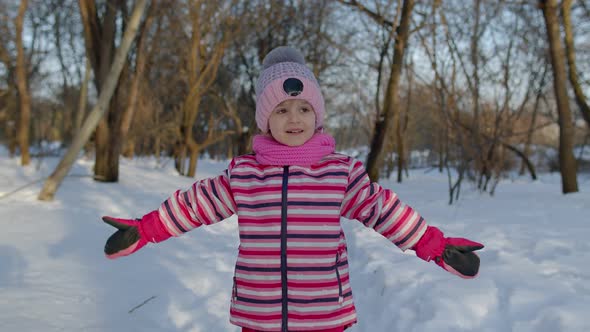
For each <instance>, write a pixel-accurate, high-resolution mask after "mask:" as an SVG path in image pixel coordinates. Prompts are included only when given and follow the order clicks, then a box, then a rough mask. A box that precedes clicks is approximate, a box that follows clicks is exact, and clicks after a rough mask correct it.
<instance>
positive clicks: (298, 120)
mask: <svg viewBox="0 0 590 332" xmlns="http://www.w3.org/2000/svg"><path fill="white" fill-rule="evenodd" d="M268 127H269V129H270V134H271V135H272V137H273V138H274V139H276V140H277V141H278V142H279V143H282V144H285V145H288V146H299V145H302V144H304V143H305V142H307V141H308V140H309V139H310V138H311V137H312V136H313V134H314V133H315V112H314V111H313V108H312V107H311V105H310V104H309V103H308V102H307V101H305V100H302V99H289V100H285V101H284V102H282V103H280V104H279V105H278V106H277V107H275V108H274V109H273V110H272V113H271V114H270V117H269V118H268Z"/></svg>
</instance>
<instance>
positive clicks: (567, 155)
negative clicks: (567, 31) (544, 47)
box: [541, 0, 578, 194]
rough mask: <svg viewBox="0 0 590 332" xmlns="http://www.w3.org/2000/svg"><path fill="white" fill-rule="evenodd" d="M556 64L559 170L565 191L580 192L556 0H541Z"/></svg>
mask: <svg viewBox="0 0 590 332" xmlns="http://www.w3.org/2000/svg"><path fill="white" fill-rule="evenodd" d="M541 8H542V10H543V17H544V18H545V26H546V28H547V38H548V40H549V49H550V53H551V66H552V67H553V89H554V90H555V99H556V102H557V112H558V115H559V169H560V172H561V187H562V192H563V193H564V194H567V193H571V192H577V191H578V179H577V174H576V171H577V170H576V159H575V158H574V153H573V148H574V127H573V122H572V114H571V112H570V108H569V100H568V96H567V91H566V87H567V80H566V73H565V61H564V53H563V49H562V47H561V39H560V38H559V25H558V21H557V1H556V0H544V1H541Z"/></svg>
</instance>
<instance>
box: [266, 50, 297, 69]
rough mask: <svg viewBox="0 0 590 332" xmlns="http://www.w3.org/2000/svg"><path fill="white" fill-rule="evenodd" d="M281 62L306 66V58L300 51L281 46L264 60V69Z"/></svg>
mask: <svg viewBox="0 0 590 332" xmlns="http://www.w3.org/2000/svg"><path fill="white" fill-rule="evenodd" d="M281 62H296V63H299V64H302V65H305V58H304V57H303V54H301V52H299V50H297V49H295V48H293V47H290V46H279V47H277V48H275V49H273V50H272V51H270V52H269V53H268V54H267V55H266V56H265V57H264V60H262V69H263V70H264V69H266V68H268V67H270V66H272V65H275V64H277V63H281Z"/></svg>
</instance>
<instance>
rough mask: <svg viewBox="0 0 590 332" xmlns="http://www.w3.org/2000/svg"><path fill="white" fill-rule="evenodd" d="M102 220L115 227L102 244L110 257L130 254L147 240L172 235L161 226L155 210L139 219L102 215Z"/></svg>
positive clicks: (155, 241)
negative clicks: (113, 231) (115, 229)
mask: <svg viewBox="0 0 590 332" xmlns="http://www.w3.org/2000/svg"><path fill="white" fill-rule="evenodd" d="M102 220H103V221H104V222H105V223H107V224H109V225H111V226H113V227H115V228H117V231H116V232H115V233H114V234H113V235H111V236H110V237H109V239H108V240H107V243H106V244H105V246H104V253H105V255H106V256H107V258H110V259H115V258H119V257H121V256H127V255H130V254H132V253H134V252H136V251H138V250H139V249H141V248H142V247H143V246H145V245H146V244H147V243H148V242H154V243H157V242H162V241H164V240H166V239H168V238H169V237H171V236H172V235H170V234H169V233H168V232H167V231H166V230H165V229H164V227H163V226H162V223H161V222H160V217H159V216H158V211H157V210H156V211H152V212H150V213H148V214H146V215H145V216H143V217H142V218H141V219H120V218H113V217H107V216H104V217H102Z"/></svg>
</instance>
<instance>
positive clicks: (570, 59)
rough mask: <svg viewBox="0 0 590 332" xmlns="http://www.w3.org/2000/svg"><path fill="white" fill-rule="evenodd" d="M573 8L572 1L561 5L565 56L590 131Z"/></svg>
mask: <svg viewBox="0 0 590 332" xmlns="http://www.w3.org/2000/svg"><path fill="white" fill-rule="evenodd" d="M571 8H572V0H563V3H562V5H561V15H562V18H563V29H564V31H565V35H564V41H565V55H566V58H567V64H568V74H569V79H570V83H571V84H572V88H573V90H574V95H575V97H576V104H577V105H578V108H579V109H580V112H581V113H582V117H583V118H584V120H586V126H587V127H588V129H589V130H590V106H588V101H587V100H586V96H585V95H584V92H583V91H582V86H581V84H580V80H579V78H578V69H577V67H576V51H575V48H574V33H573V31H572V19H571Z"/></svg>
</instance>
